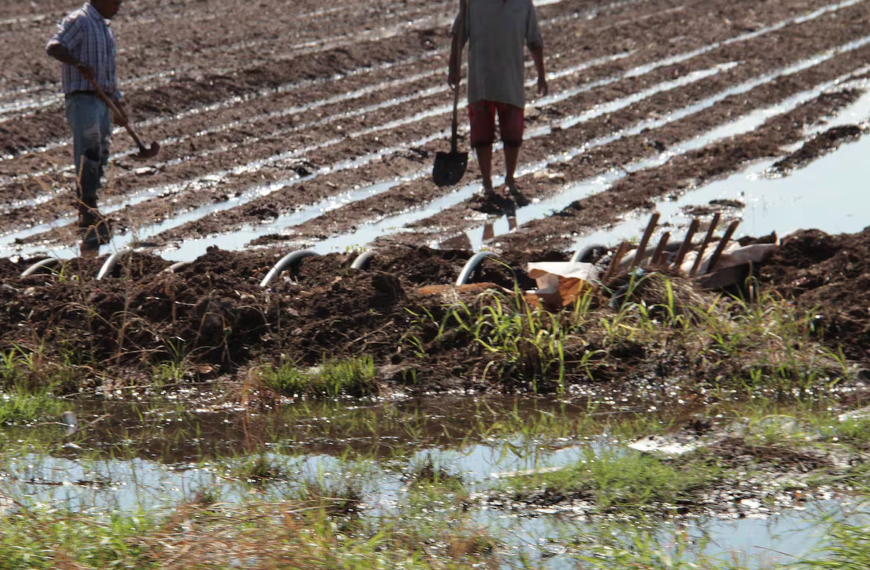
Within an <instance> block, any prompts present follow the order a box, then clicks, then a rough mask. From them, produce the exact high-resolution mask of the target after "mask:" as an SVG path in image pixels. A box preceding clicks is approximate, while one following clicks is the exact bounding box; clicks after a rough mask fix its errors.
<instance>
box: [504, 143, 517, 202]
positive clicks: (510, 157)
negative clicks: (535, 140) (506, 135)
mask: <svg viewBox="0 0 870 570" xmlns="http://www.w3.org/2000/svg"><path fill="white" fill-rule="evenodd" d="M519 159H520V147H518V146H507V145H505V147H504V162H505V176H504V183H505V185H506V186H507V187H508V188H510V189H511V192H513V191H514V189H516V183H515V182H514V174H515V173H516V171H517V162H518V161H519Z"/></svg>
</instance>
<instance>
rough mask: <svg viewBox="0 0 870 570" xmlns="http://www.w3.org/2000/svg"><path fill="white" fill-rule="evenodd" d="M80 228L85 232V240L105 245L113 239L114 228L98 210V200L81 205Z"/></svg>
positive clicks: (84, 202)
mask: <svg viewBox="0 0 870 570" xmlns="http://www.w3.org/2000/svg"><path fill="white" fill-rule="evenodd" d="M79 228H81V229H83V230H85V237H84V240H85V241H86V242H95V243H96V244H98V245H105V244H107V243H109V240H111V239H112V226H111V224H110V223H109V220H108V218H106V217H105V216H104V215H102V214H101V213H100V211H99V210H97V203H96V200H88V201H82V203H80V204H79Z"/></svg>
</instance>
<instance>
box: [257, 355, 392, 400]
mask: <svg viewBox="0 0 870 570" xmlns="http://www.w3.org/2000/svg"><path fill="white" fill-rule="evenodd" d="M262 377H263V381H264V383H265V385H266V386H267V387H268V388H270V389H272V390H274V391H276V392H278V393H279V394H282V395H285V396H291V397H302V396H311V397H327V398H336V397H338V396H345V395H346V396H371V395H373V394H376V393H377V383H376V380H377V375H376V370H375V362H374V359H372V358H371V357H369V356H363V357H361V358H354V359H348V360H329V359H324V361H323V363H322V364H321V365H320V366H318V367H315V368H309V369H306V368H302V367H300V366H298V365H297V364H296V363H292V362H285V363H284V364H282V365H281V366H280V367H279V368H277V369H274V368H271V367H267V368H265V369H264V370H263V373H262Z"/></svg>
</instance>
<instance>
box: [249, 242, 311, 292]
mask: <svg viewBox="0 0 870 570" xmlns="http://www.w3.org/2000/svg"><path fill="white" fill-rule="evenodd" d="M319 256H320V254H319V253H317V252H315V251H311V250H310V249H303V250H301V251H293V252H291V253H288V254H287V255H285V256H284V257H282V258H281V260H280V261H279V262H278V263H276V264H275V267H273V268H272V270H271V271H269V273H268V274H266V277H265V278H263V280H262V281H261V282H260V287H262V288H263V289H265V288H266V287H268V286H269V284H270V283H271V282H272V281H274V280H275V278H276V277H278V276H279V275H281V273H282V272H283V271H284V270H286V269H290V268H291V267H294V266H296V265H298V264H299V262H300V261H302V260H303V259H305V258H306V257H319Z"/></svg>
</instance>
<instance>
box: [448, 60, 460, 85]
mask: <svg viewBox="0 0 870 570" xmlns="http://www.w3.org/2000/svg"><path fill="white" fill-rule="evenodd" d="M447 85H449V86H450V88H451V89H453V90H454V91H456V88H457V87H459V70H458V69H455V68H454V67H453V66H452V65H451V66H450V70H449V71H448V72H447Z"/></svg>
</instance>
